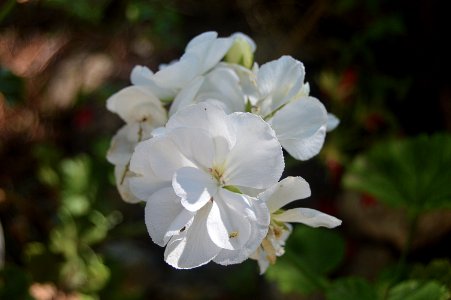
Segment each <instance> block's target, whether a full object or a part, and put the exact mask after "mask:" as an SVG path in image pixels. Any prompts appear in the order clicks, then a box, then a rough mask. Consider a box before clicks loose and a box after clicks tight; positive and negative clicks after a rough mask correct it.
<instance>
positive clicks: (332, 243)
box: [286, 225, 345, 274]
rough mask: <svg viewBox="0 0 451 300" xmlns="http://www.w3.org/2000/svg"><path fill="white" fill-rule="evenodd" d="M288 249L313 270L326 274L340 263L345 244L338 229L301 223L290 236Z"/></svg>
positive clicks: (306, 266) (300, 261)
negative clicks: (314, 226)
mask: <svg viewBox="0 0 451 300" xmlns="http://www.w3.org/2000/svg"><path fill="white" fill-rule="evenodd" d="M286 250H287V252H288V253H289V254H292V255H293V256H294V257H296V258H297V259H298V261H299V263H302V265H303V266H304V267H305V268H308V269H309V270H310V271H311V272H315V273H319V274H326V273H329V272H331V271H333V270H335V269H336V268H337V267H338V266H339V265H340V263H341V261H342V260H343V257H344V251H345V244H344V241H343V239H342V238H341V236H340V235H339V234H338V233H337V232H336V231H333V230H330V229H326V228H312V227H308V226H304V225H299V226H297V228H296V229H295V230H294V232H293V233H292V235H291V236H290V237H289V240H288V243H287V249H286Z"/></svg>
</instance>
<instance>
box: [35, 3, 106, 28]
mask: <svg viewBox="0 0 451 300" xmlns="http://www.w3.org/2000/svg"><path fill="white" fill-rule="evenodd" d="M43 2H44V5H46V6H49V7H53V8H57V9H61V10H63V11H65V12H66V13H67V14H69V15H70V16H73V17H75V18H77V19H80V20H82V21H85V22H91V23H99V22H100V21H101V19H102V17H103V14H104V10H105V8H106V6H107V5H108V4H109V3H110V2H111V0H95V1H90V0H77V1H67V0H45V1H43Z"/></svg>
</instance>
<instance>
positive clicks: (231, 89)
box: [169, 64, 245, 115]
mask: <svg viewBox="0 0 451 300" xmlns="http://www.w3.org/2000/svg"><path fill="white" fill-rule="evenodd" d="M212 99H214V100H216V101H217V105H220V106H221V107H222V108H223V109H224V110H225V111H226V112H227V113H232V112H240V111H241V112H242V111H244V110H245V97H244V94H243V92H242V90H241V87H240V78H239V77H238V75H237V74H236V73H235V72H234V70H233V69H231V68H230V67H228V66H227V65H226V64H219V65H218V66H217V67H216V68H214V69H213V70H212V71H211V72H209V73H208V74H206V75H205V76H198V77H197V78H196V79H194V80H193V81H192V82H191V83H190V84H189V85H187V86H186V87H185V88H183V89H182V90H181V91H180V93H179V94H178V95H177V96H176V97H175V99H174V102H173V103H172V105H171V108H170V110H169V115H173V114H174V113H175V112H177V111H178V110H180V109H181V108H183V107H186V106H189V105H191V104H193V103H199V102H202V101H206V100H209V101H211V100H212Z"/></svg>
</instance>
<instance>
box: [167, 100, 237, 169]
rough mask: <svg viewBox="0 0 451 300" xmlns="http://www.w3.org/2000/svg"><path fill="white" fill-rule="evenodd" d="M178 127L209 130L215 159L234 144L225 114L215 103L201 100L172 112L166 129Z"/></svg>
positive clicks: (222, 155)
mask: <svg viewBox="0 0 451 300" xmlns="http://www.w3.org/2000/svg"><path fill="white" fill-rule="evenodd" d="M179 127H187V128H196V129H202V130H205V131H207V132H209V136H210V137H212V138H213V142H214V145H215V153H216V159H217V160H218V161H221V159H220V158H221V157H222V158H223V157H224V155H225V153H228V151H229V149H230V148H232V147H233V145H234V144H235V135H234V134H232V131H231V128H230V126H229V123H228V122H227V121H226V114H225V113H224V110H222V109H221V108H220V107H218V106H217V105H213V104H212V103H209V102H202V103H199V104H196V105H191V106H188V107H185V108H183V109H181V110H180V111H178V112H177V113H176V114H174V115H173V116H172V117H171V118H170V119H169V121H168V123H167V124H166V128H167V129H175V128H179Z"/></svg>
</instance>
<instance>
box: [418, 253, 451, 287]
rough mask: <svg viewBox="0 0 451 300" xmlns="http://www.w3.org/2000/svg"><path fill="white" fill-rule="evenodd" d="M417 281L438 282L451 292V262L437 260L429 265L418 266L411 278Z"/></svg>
mask: <svg viewBox="0 0 451 300" xmlns="http://www.w3.org/2000/svg"><path fill="white" fill-rule="evenodd" d="M409 277H410V278H411V279H417V280H436V281H437V282H440V283H442V284H444V285H446V286H447V288H448V289H450V290H451V262H450V261H449V260H446V259H436V260H433V261H432V262H430V263H429V264H428V265H426V266H425V265H421V264H417V265H415V266H414V267H413V268H412V271H411V273H410V276H409Z"/></svg>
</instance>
